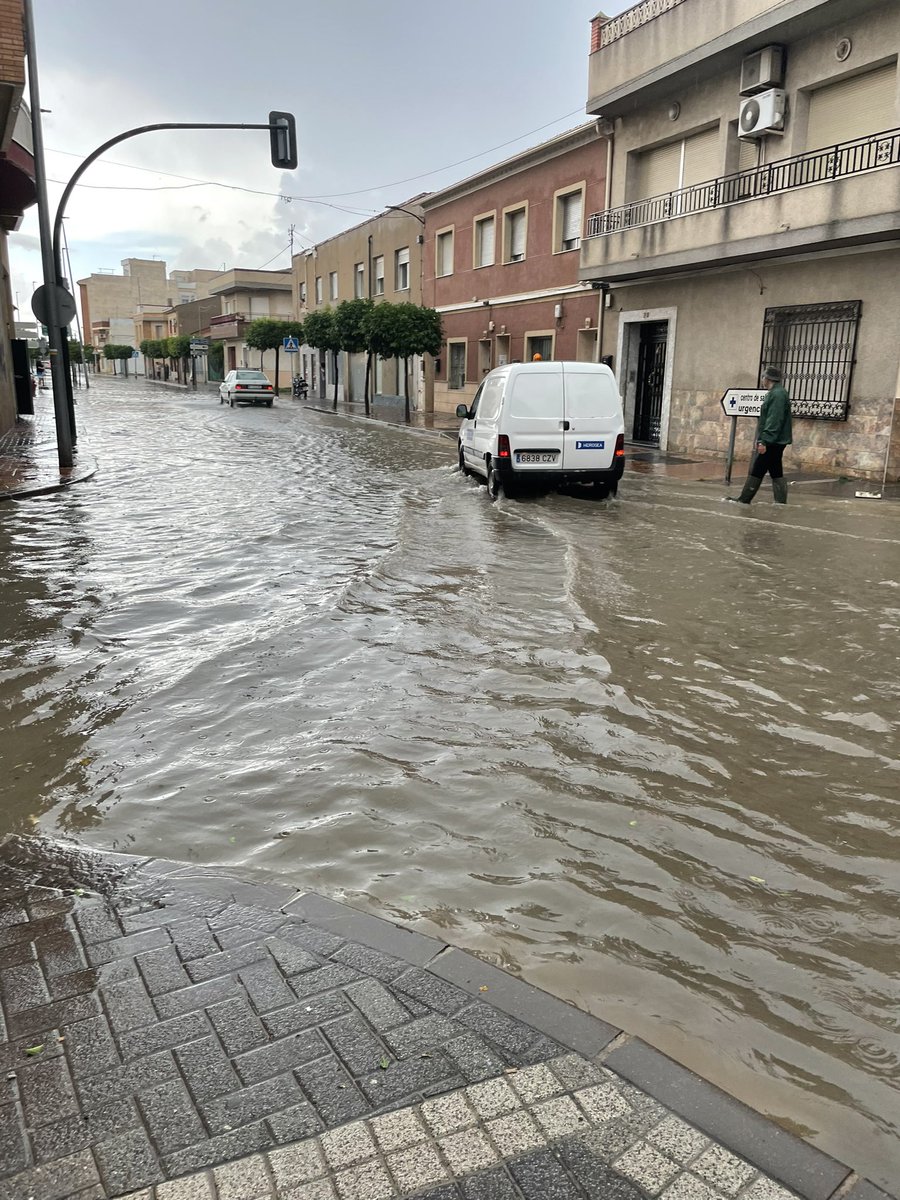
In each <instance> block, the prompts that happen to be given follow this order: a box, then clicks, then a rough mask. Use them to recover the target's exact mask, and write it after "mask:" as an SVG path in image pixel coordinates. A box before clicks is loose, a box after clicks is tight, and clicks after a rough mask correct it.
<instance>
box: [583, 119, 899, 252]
mask: <svg viewBox="0 0 900 1200" xmlns="http://www.w3.org/2000/svg"><path fill="white" fill-rule="evenodd" d="M898 163H900V129H889V130H887V132H885V133H876V134H872V135H871V136H869V137H865V138H857V139H856V140H855V141H852V142H842V143H841V144H840V145H837V146H828V147H826V148H825V149H823V150H815V151H812V152H811V153H807V154H798V155H796V157H794V158H783V159H781V160H779V161H778V162H773V163H766V164H765V165H764V166H762V167H753V168H752V169H751V170H749V171H739V172H738V173H737V174H735V175H723V176H721V177H720V178H719V179H712V180H710V181H709V182H708V183H695V184H694V185H693V186H691V187H686V188H679V189H678V191H675V192H668V193H666V194H665V195H663V196H651V197H650V198H649V199H647V200H634V201H633V202H632V203H631V204H623V205H622V207H621V208H611V209H609V210H607V211H606V212H599V213H593V214H592V215H591V216H590V217H589V218H588V225H587V236H588V237H589V238H595V237H603V236H604V235H605V234H608V233H618V232H620V231H621V230H623V229H635V228H637V227H639V226H641V225H656V224H658V223H659V222H660V221H670V220H672V219H673V218H674V217H685V216H689V215H690V214H691V213H699V212H709V211H711V210H712V209H716V208H723V207H725V206H726V205H729V204H740V203H741V202H742V201H744V200H758V199H760V198H761V197H763V196H774V195H777V194H778V193H780V192H790V191H793V190H794V189H795V188H802V187H811V186H812V185H813V184H816V183H829V182H832V181H833V180H835V179H847V178H849V177H850V176H852V175H862V174H864V173H865V172H867V171H878V170H880V169H881V168H883V167H894V166H897V164H898Z"/></svg>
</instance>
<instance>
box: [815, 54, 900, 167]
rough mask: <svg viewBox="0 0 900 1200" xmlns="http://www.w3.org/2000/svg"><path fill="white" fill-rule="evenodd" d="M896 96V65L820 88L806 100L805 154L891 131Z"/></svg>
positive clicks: (894, 123) (892, 64)
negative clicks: (807, 115)
mask: <svg viewBox="0 0 900 1200" xmlns="http://www.w3.org/2000/svg"><path fill="white" fill-rule="evenodd" d="M896 92H897V66H896V63H890V64H889V65H888V66H886V67H879V68H878V70H877V71H866V73H865V74H863V75H854V76H852V77H851V78H850V79H842V80H840V81H839V82H838V83H831V84H829V85H828V86H827V87H823V88H819V89H818V91H815V92H813V93H812V94H811V95H810V97H809V121H808V124H807V128H806V148H807V150H821V149H822V148H823V147H825V146H836V145H837V144H838V143H839V142H850V141H852V140H853V139H854V138H858V137H866V136H867V135H868V134H870V133H883V132H884V130H886V129H893V128H894V126H895V125H896V123H897V122H896V119H895V116H894V97H895V95H896Z"/></svg>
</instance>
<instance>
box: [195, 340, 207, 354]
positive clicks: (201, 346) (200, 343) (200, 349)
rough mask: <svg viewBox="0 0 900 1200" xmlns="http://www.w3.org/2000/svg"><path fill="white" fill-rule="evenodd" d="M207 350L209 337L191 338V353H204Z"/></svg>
mask: <svg viewBox="0 0 900 1200" xmlns="http://www.w3.org/2000/svg"><path fill="white" fill-rule="evenodd" d="M208 351H209V338H191V354H206V353H207V352H208Z"/></svg>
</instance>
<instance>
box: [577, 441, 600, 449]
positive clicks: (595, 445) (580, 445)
mask: <svg viewBox="0 0 900 1200" xmlns="http://www.w3.org/2000/svg"><path fill="white" fill-rule="evenodd" d="M605 446H606V442H576V443H575V449H576V450H603V449H604V448H605Z"/></svg>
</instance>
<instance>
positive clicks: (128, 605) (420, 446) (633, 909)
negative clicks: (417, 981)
mask: <svg viewBox="0 0 900 1200" xmlns="http://www.w3.org/2000/svg"><path fill="white" fill-rule="evenodd" d="M79 415H80V418H81V420H82V422H83V423H84V425H85V428H87V429H88V430H89V438H88V439H87V440H88V443H89V446H90V449H91V451H92V452H93V453H94V454H95V455H96V457H97V458H98V460H99V463H100V469H99V472H98V474H97V476H96V478H95V479H94V480H93V481H92V482H89V483H83V484H79V485H77V486H76V487H74V488H72V489H70V490H69V491H68V492H67V493H64V494H59V495H54V496H50V497H45V498H42V499H35V500H31V501H28V502H25V503H16V504H6V505H3V506H0V578H2V601H3V603H2V610H0V611H2V618H0V619H2V633H3V637H2V660H0V701H2V712H3V722H2V728H0V753H2V759H0V761H2V773H0V834H2V833H5V832H10V831H16V832H27V831H30V830H34V831H37V832H41V833H46V834H50V835H53V836H57V837H67V838H75V839H77V840H79V841H82V842H85V843H87V844H90V845H93V846H97V847H101V848H108V849H116V850H121V851H127V852H131V853H136V854H149V855H162V856H166V857H170V858H180V859H188V860H192V861H197V862H204V863H237V864H241V865H246V866H249V867H262V868H265V869H267V870H268V871H273V872H281V873H284V874H286V875H290V877H291V878H292V880H294V881H295V882H298V883H301V884H302V885H304V886H307V887H309V888H312V889H315V890H317V891H319V892H322V893H324V894H326V895H331V896H335V897H338V898H341V899H345V900H347V901H349V902H350V903H352V904H354V905H357V906H359V907H361V908H363V909H367V910H369V911H372V912H375V913H378V914H380V915H383V916H386V917H389V918H393V919H397V920H400V921H403V922H406V923H409V924H410V925H412V926H414V927H415V928H417V929H420V930H421V931H423V932H426V933H427V932H434V933H439V934H440V935H441V936H442V937H444V938H445V939H446V940H448V941H450V942H451V943H453V944H455V945H458V946H461V947H465V948H467V949H470V950H474V951H475V952H477V953H479V954H481V955H483V956H485V957H486V958H487V959H489V960H490V961H492V962H496V963H498V964H500V965H502V966H504V967H506V968H507V969H509V970H510V971H512V972H514V973H516V974H521V975H522V976H524V977H525V978H526V979H528V980H530V981H531V982H533V983H535V984H537V985H539V986H542V987H545V988H547V989H549V990H550V991H552V992H555V993H556V994H557V995H560V996H563V997H565V998H566V999H569V1000H571V1001H573V1002H574V1003H576V1004H578V1005H580V1006H581V1007H583V1008H585V1009H588V1010H590V1011H591V1012H593V1013H595V1014H597V1015H598V1016H601V1017H604V1018H606V1019H607V1020H609V1021H611V1022H613V1023H614V1024H617V1025H620V1026H622V1027H623V1028H624V1029H626V1030H628V1031H629V1032H631V1033H634V1034H638V1035H640V1036H643V1037H645V1038H646V1039H647V1040H648V1041H650V1042H651V1043H653V1044H654V1045H656V1046H657V1047H659V1048H660V1049H662V1050H663V1051H665V1052H667V1053H669V1054H671V1055H672V1056H673V1057H675V1058H676V1059H678V1060H680V1061H681V1062H684V1063H686V1064H687V1065H688V1066H690V1067H692V1068H694V1069H695V1070H697V1071H698V1072H700V1073H701V1074H703V1075H705V1076H706V1077H708V1078H710V1079H712V1080H714V1081H715V1082H717V1083H719V1084H721V1085H722V1086H723V1087H725V1088H726V1089H728V1090H729V1091H731V1092H732V1093H734V1094H736V1095H738V1096H740V1097H741V1098H743V1099H745V1100H746V1101H748V1102H749V1103H750V1104H752V1105H753V1106H754V1107H756V1108H757V1109H759V1110H761V1111H762V1112H765V1113H767V1114H769V1115H771V1116H773V1117H774V1118H775V1119H776V1120H778V1121H781V1122H782V1123H783V1124H785V1125H786V1126H787V1127H788V1128H790V1129H792V1130H794V1131H796V1132H799V1133H801V1134H803V1135H804V1136H806V1137H809V1138H810V1139H811V1140H812V1141H813V1142H815V1143H816V1144H817V1145H819V1146H821V1147H823V1148H824V1149H826V1150H828V1151H829V1152H831V1153H833V1154H834V1155H836V1156H837V1157H839V1158H841V1159H842V1160H844V1161H846V1162H848V1163H849V1164H850V1165H852V1166H854V1167H856V1168H857V1169H858V1170H860V1171H861V1172H862V1173H864V1174H867V1175H868V1176H869V1177H870V1178H871V1179H873V1180H874V1181H876V1182H878V1183H880V1184H881V1185H882V1186H885V1187H889V1188H893V1189H897V1188H900V905H898V900H900V761H898V758H900V752H898V737H897V731H898V710H900V682H898V648H900V639H898V631H900V584H898V577H900V506H898V505H890V504H882V503H878V502H875V501H857V502H849V503H848V502H839V501H835V500H830V499H823V498H821V497H812V496H807V497H802V496H801V497H800V498H796V497H794V496H792V498H791V504H790V505H789V506H788V507H787V508H775V507H774V506H773V505H772V504H771V503H770V501H769V497H768V484H767V483H766V484H764V490H763V491H762V492H761V493H760V497H759V499H758V501H757V502H756V503H755V504H754V505H753V506H752V508H750V509H744V508H738V507H737V506H736V505H730V504H725V503H723V502H722V499H721V495H722V493H721V490H720V489H718V488H716V487H714V486H712V485H709V484H692V483H684V482H673V481H666V480H659V479H654V478H648V477H644V476H637V475H626V478H625V480H624V482H623V486H622V488H621V492H620V499H619V500H618V501H616V502H613V503H610V504H598V503H595V502H589V501H586V500H583V499H579V498H576V497H566V496H549V497H544V498H530V499H527V500H524V501H522V502H511V501H507V500H505V499H501V500H500V501H499V502H498V503H497V504H494V505H491V504H489V503H488V502H487V499H486V496H485V493H484V489H482V488H479V487H478V486H477V485H476V484H475V483H473V482H471V481H469V480H465V479H463V478H462V477H461V476H460V475H459V473H458V472H457V471H456V470H455V446H454V443H453V442H452V441H451V440H449V439H447V438H437V437H434V436H428V435H425V434H422V433H413V432H409V431H407V430H404V429H395V428H390V427H385V426H380V425H375V424H372V423H367V422H364V421H362V420H351V419H347V418H344V417H332V416H330V415H328V414H321V413H315V412H311V411H309V410H306V409H303V408H302V407H300V406H299V405H298V402H296V401H292V400H290V399H289V398H282V399H281V401H280V402H279V403H278V404H277V405H276V407H275V408H274V409H272V410H269V409H265V408H260V409H241V408H238V409H234V410H232V409H230V408H228V407H220V406H219V404H218V401H217V398H216V397H215V396H214V395H212V396H211V395H204V394H197V395H196V396H191V395H182V394H179V393H171V392H165V393H164V392H161V391H157V390H152V389H149V388H147V387H146V385H143V384H141V383H134V382H128V383H125V382H115V383H114V382H106V383H103V382H101V381H98V385H97V386H95V387H94V388H92V390H91V393H90V396H89V397H84V396H83V395H82V396H80V399H79Z"/></svg>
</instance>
